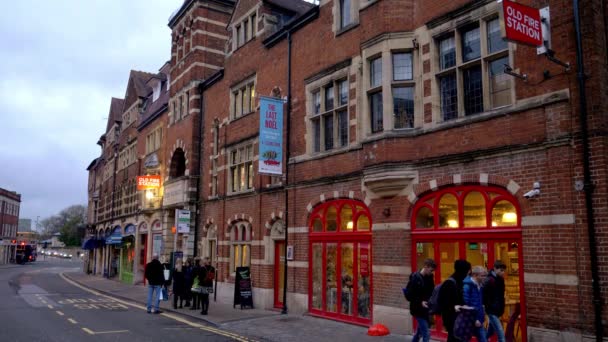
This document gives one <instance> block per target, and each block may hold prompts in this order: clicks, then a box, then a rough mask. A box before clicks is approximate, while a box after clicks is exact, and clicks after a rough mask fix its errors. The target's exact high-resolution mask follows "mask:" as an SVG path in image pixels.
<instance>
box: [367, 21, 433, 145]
mask: <svg viewBox="0 0 608 342" xmlns="http://www.w3.org/2000/svg"><path fill="white" fill-rule="evenodd" d="M413 38H414V34H413V33H411V32H405V33H395V34H393V33H391V34H385V35H383V36H381V37H378V38H377V39H374V40H373V41H371V42H370V44H365V45H367V46H364V47H363V49H362V60H363V63H362V72H361V83H360V84H361V86H362V93H365V96H361V108H360V110H359V111H358V113H361V120H360V122H361V124H362V131H363V132H364V135H365V136H368V135H372V133H371V132H372V130H371V122H370V115H371V110H370V101H369V97H368V94H367V91H368V90H370V89H372V88H371V86H370V84H371V83H370V61H372V60H374V59H375V58H377V57H381V58H382V85H381V88H382V109H383V115H382V117H383V123H384V124H383V130H382V131H380V132H377V133H374V134H373V135H378V134H383V133H386V132H389V131H395V130H399V131H401V130H404V129H394V128H393V127H394V124H393V121H394V120H393V97H392V88H393V85H394V84H395V85H397V84H401V83H404V82H403V81H393V65H392V64H393V53H398V52H411V53H412V68H413V75H412V80H408V81H407V83H408V84H409V86H413V87H414V127H417V126H418V125H421V124H422V120H423V118H422V109H423V108H422V103H421V101H420V99H421V98H422V86H421V82H420V79H421V68H420V67H419V65H420V61H419V60H420V59H419V57H418V53H417V51H416V50H414V43H413ZM376 88H377V87H376ZM374 89H375V88H374ZM407 129H409V128H406V129H405V130H407Z"/></svg>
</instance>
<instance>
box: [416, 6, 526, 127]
mask: <svg viewBox="0 0 608 342" xmlns="http://www.w3.org/2000/svg"><path fill="white" fill-rule="evenodd" d="M500 6H501V4H498V3H495V2H492V3H489V4H487V5H485V6H483V7H480V8H478V9H476V10H473V11H471V12H468V13H467V14H465V15H463V16H461V17H458V18H454V19H452V20H450V21H447V22H445V23H443V24H441V25H439V26H437V27H433V28H431V29H430V30H429V31H428V32H427V33H426V34H428V37H430V38H429V39H430V46H431V49H430V62H431V78H430V80H431V98H432V118H433V119H432V123H431V124H430V125H431V126H435V125H440V124H443V123H444V122H445V123H447V122H452V121H454V120H448V121H443V119H442V113H441V94H440V89H439V81H438V77H437V76H439V75H444V74H449V73H450V71H448V72H447V73H446V71H445V70H441V67H440V65H439V42H440V41H441V39H443V38H446V37H449V36H450V35H451V36H453V37H454V40H455V47H456V66H455V67H452V68H449V69H448V70H451V72H455V73H456V75H457V94H458V109H457V113H458V117H457V119H456V120H462V119H464V120H466V119H467V118H469V117H471V116H477V115H481V114H484V113H487V112H490V111H494V110H496V109H497V108H501V107H495V108H492V105H491V95H490V87H489V82H490V77H489V66H488V65H489V62H491V61H493V60H496V59H499V58H502V57H508V59H509V65H511V66H513V65H514V64H513V63H514V52H515V50H516V45H515V44H513V43H508V47H507V49H506V50H502V51H499V52H494V53H486V51H487V23H488V22H489V21H491V20H492V19H496V18H498V17H499V12H500V10H501V8H500ZM475 23H479V28H480V44H481V57H480V58H477V59H474V60H473V61H468V62H464V63H463V62H462V51H461V50H462V39H461V38H462V35H461V33H462V30H463V29H464V28H467V27H470V26H471V25H473V24H475ZM425 59H426V58H425ZM475 64H481V69H482V84H483V86H482V89H483V106H484V108H483V109H484V110H483V111H482V112H481V113H477V114H474V115H470V116H465V114H464V112H465V109H464V95H463V84H462V82H463V80H462V70H463V67H465V68H466V66H469V65H475ZM514 71H515V72H518V69H514ZM510 92H511V104H510V105H506V106H502V107H509V106H513V104H515V102H516V98H515V94H516V92H515V82H513V81H512V82H511V91H510ZM416 113H418V111H416ZM426 125H429V124H425V126H426ZM415 127H418V125H416V126H415Z"/></svg>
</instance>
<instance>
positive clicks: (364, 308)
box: [308, 199, 373, 325]
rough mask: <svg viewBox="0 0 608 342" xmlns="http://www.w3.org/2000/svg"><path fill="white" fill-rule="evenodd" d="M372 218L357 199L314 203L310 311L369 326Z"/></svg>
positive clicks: (311, 226) (370, 320)
mask: <svg viewBox="0 0 608 342" xmlns="http://www.w3.org/2000/svg"><path fill="white" fill-rule="evenodd" d="M371 227H372V221H371V214H370V212H369V209H368V208H367V206H365V204H363V203H362V202H359V201H356V200H350V199H340V200H334V201H329V202H326V203H323V204H321V205H319V206H317V207H316V208H315V209H314V210H313V212H312V215H311V219H310V223H309V231H310V236H309V239H310V249H309V264H310V265H311V267H310V270H311V273H310V274H309V284H308V285H309V286H308V289H309V290H308V291H309V296H308V298H309V302H308V307H309V310H310V312H311V314H313V315H317V316H322V317H326V318H331V319H335V320H340V321H345V322H350V323H356V324H361V325H369V324H371V322H372V305H371V303H372V302H373V293H372V288H373V286H372V284H373V282H372V279H373V278H372V272H371V265H372V260H371V256H372V251H371V242H372V230H371Z"/></svg>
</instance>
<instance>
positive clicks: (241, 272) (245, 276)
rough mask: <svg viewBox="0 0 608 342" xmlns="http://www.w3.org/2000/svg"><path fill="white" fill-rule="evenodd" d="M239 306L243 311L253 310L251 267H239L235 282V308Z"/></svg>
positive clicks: (233, 305)
mask: <svg viewBox="0 0 608 342" xmlns="http://www.w3.org/2000/svg"><path fill="white" fill-rule="evenodd" d="M237 304H240V305H241V310H243V308H245V307H250V308H252V309H253V288H252V287H251V271H250V269H249V267H237V268H236V279H235V282H234V303H233V304H232V307H233V308H234V307H235V306H236V305H237Z"/></svg>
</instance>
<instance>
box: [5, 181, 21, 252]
mask: <svg viewBox="0 0 608 342" xmlns="http://www.w3.org/2000/svg"><path fill="white" fill-rule="evenodd" d="M20 206H21V195H20V194H18V193H16V192H14V191H9V190H6V189H2V188H0V240H1V241H2V243H1V244H0V264H6V263H9V262H11V259H14V257H15V256H14V255H15V248H16V243H13V242H12V241H13V240H16V239H17V228H18V226H19V208H20Z"/></svg>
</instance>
